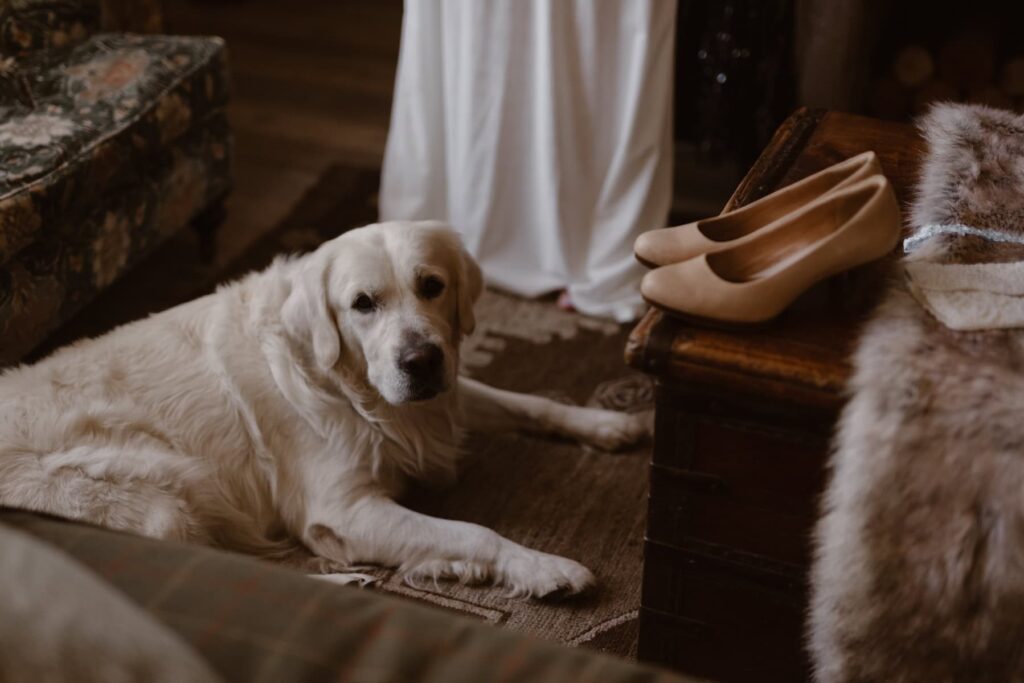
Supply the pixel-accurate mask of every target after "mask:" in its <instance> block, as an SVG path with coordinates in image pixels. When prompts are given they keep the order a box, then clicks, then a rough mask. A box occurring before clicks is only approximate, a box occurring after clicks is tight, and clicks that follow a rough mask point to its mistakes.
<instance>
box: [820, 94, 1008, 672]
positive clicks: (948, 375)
mask: <svg viewBox="0 0 1024 683" xmlns="http://www.w3.org/2000/svg"><path fill="white" fill-rule="evenodd" d="M921 129H922V132H923V134H924V136H925V138H926V140H927V142H928V153H927V156H926V158H925V161H924V166H923V169H922V176H921V180H920V187H919V188H918V194H917V198H916V201H915V204H914V207H913V209H912V212H911V215H910V225H911V226H912V227H915V228H916V227H919V226H922V225H925V224H929V223H963V224H967V225H971V226H976V227H984V228H992V229H998V230H1003V231H1006V232H1009V233H1014V234H1019V235H1022V236H1024V117H1019V116H1016V115H1014V114H1011V113H1009V112H1003V111H998V110H994V109H991V108H987V107H982V106H968V105H940V106H937V107H935V108H934V109H932V110H931V111H930V112H929V113H928V114H927V115H926V116H925V117H924V118H923V119H922V121H921ZM910 258H915V259H927V260H931V261H936V262H942V263H979V262H1005V261H1017V260H1024V248H1022V247H1021V246H1020V245H1015V244H1012V243H994V242H987V241H984V240H982V239H980V238H977V237H955V238H950V237H934V238H932V239H930V240H929V242H928V243H927V244H924V245H923V246H922V247H920V248H919V249H918V250H916V251H915V252H914V253H913V254H912V256H911V257H910ZM897 271H899V272H894V273H893V281H892V284H891V285H890V287H889V291H888V294H887V296H886V298H885V300H884V301H883V303H882V304H881V306H880V307H879V309H878V310H877V311H876V312H875V314H874V317H873V319H872V321H871V322H870V323H869V325H868V326H867V328H866V329H865V331H864V334H863V337H862V338H861V340H860V342H859V346H858V350H857V353H856V356H855V359H854V364H855V372H854V376H853V379H852V383H851V386H850V395H851V397H850V401H849V403H848V404H847V406H846V408H845V410H844V412H843V415H842V419H841V422H840V425H839V431H838V434H837V437H836V442H835V452H834V454H833V458H832V463H831V469H832V474H831V481H830V483H829V485H828V489H827V492H826V495H825V498H824V502H823V514H822V518H821V520H820V522H819V525H818V528H817V531H816V553H815V560H814V567H813V570H812V579H811V581H812V593H813V595H812V603H811V615H810V626H809V634H808V636H809V647H810V650H811V653H812V657H813V661H814V664H815V669H816V675H817V678H818V680H821V681H829V682H831V681H869V680H870V681H948V680H964V681H982V680H986V681H988V680H991V681H995V680H1000V681H1002V680H1020V679H1021V678H1024V330H1003V331H991V332H954V331H952V330H949V329H946V328H945V327H943V326H942V325H941V324H940V323H938V322H937V321H936V320H935V319H933V318H932V317H930V315H929V314H928V313H926V312H925V311H924V310H923V309H922V308H921V307H920V306H919V305H918V304H917V303H916V302H915V301H914V299H912V298H911V296H910V295H909V294H908V293H907V290H906V287H905V286H904V284H903V280H902V268H901V267H897Z"/></svg>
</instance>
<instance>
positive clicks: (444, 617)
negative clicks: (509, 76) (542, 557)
mask: <svg viewBox="0 0 1024 683" xmlns="http://www.w3.org/2000/svg"><path fill="white" fill-rule="evenodd" d="M5 527H8V528H14V529H19V530H21V531H23V532H27V533H28V534H30V535H32V536H33V537H34V538H36V539H38V540H40V541H42V542H45V543H47V544H50V545H51V546H53V547H55V548H57V549H59V550H61V551H63V552H64V553H66V554H68V555H70V556H71V557H72V558H74V559H75V560H77V561H78V562H80V563H81V564H82V565H84V566H85V567H86V568H88V569H89V570H91V571H92V572H94V573H95V574H96V575H98V576H99V577H100V578H101V579H103V580H105V581H107V582H109V584H111V585H112V586H114V587H115V588H117V589H118V590H120V591H122V592H123V593H124V594H125V595H126V596H127V597H128V598H129V599H130V600H131V601H132V602H133V603H135V604H137V605H139V606H141V607H142V608H143V609H144V610H145V611H146V612H148V613H149V614H151V615H152V616H153V617H155V618H156V619H158V620H159V621H160V622H161V623H163V624H165V625H166V626H168V627H169V628H171V629H172V630H173V631H174V632H176V633H177V635H178V636H179V637H180V638H181V639H182V640H183V641H184V642H185V643H186V644H188V645H189V646H191V647H192V648H193V649H194V650H195V651H196V652H198V654H199V655H200V656H201V657H202V658H203V659H204V660H205V661H206V662H208V663H209V664H210V666H211V667H212V668H213V670H214V671H216V672H217V673H218V674H219V675H220V676H221V677H222V678H223V679H224V680H225V681H273V682H277V681H282V682H283V681H375V682H376V681H379V682H382V683H383V682H386V681H393V682H396V683H412V682H415V681H423V682H427V683H478V682H489V681H504V682H505V683H514V682H517V681H530V682H536V683H546V682H548V681H550V682H552V683H554V682H558V683H573V682H577V681H578V682H583V681H592V682H594V683H599V682H608V683H617V682H620V681H623V682H624V681H635V682H638V683H639V682H641V681H649V682H652V683H671V682H673V681H676V682H679V681H681V679H679V678H677V677H675V676H673V675H672V674H669V673H666V672H663V671H658V670H656V669H651V668H646V667H642V666H639V665H635V664H632V663H630V662H626V661H623V660H619V659H615V658H612V657H607V656H604V655H599V654H596V653H594V652H590V651H587V650H579V649H571V648H567V647H563V646H560V645H556V644H554V643H548V642H543V641H539V640H535V639H531V638H528V637H526V636H524V635H522V634H519V633H515V632H513V631H510V630H506V629H502V628H499V627H494V626H489V625H486V624H483V623H476V622H473V621H470V620H468V619H466V618H464V617H461V616H456V615H454V614H449V613H447V612H444V611H442V610H439V609H435V608H430V607H425V606H421V605H418V604H415V603H412V602H407V601H404V600H401V599H399V598H395V597H390V596H385V595H381V594H378V593H374V592H372V591H370V590H368V589H359V588H353V587H348V586H338V585H335V584H331V583H328V582H325V581H320V580H317V579H312V578H309V577H306V576H303V575H302V574H299V573H298V572H295V571H291V570H287V569H282V568H279V567H277V566H275V565H271V564H269V563H267V562H262V561H258V560H255V559H251V558H247V557H243V556H239V555H234V554H231V553H226V552H221V551H217V550H213V549H210V548H204V547H199V546H189V545H183V544H179V543H169V542H160V541H154V540H150V539H145V538H137V537H133V536H129V535H126V534H121V533H116V532H112V531H107V530H105V529H99V528H96V527H92V526H88V525H84V524H77V523H73V522H66V521H63V520H58V519H54V518H50V517H44V516H39V515H34V514H30V513H26V512H18V511H12V510H0V539H2V534H3V530H4V528H5ZM567 609H568V606H567ZM95 618H96V620H97V623H98V624H101V623H102V620H103V618H104V616H103V615H102V614H97V615H95Z"/></svg>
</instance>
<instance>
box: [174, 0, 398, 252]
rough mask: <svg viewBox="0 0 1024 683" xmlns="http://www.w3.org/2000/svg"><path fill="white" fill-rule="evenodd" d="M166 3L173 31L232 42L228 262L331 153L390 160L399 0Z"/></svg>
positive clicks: (360, 162) (361, 160)
mask: <svg viewBox="0 0 1024 683" xmlns="http://www.w3.org/2000/svg"><path fill="white" fill-rule="evenodd" d="M164 12H165V30H166V31H167V32H168V33H175V34H183V35H197V34H210V35H219V36H222V37H223V38H224V39H225V40H226V41H227V45H228V59H229V64H230V70H231V77H232V100H231V104H230V105H229V111H228V116H229V119H230V122H231V125H232V128H233V130H234V132H235V141H236V150H235V167H234V168H235V177H236V187H235V191H234V192H233V194H232V197H231V199H230V201H229V205H228V219H227V223H226V224H225V225H224V226H223V228H222V230H221V232H220V235H219V238H218V254H217V261H218V263H219V264H225V263H228V262H230V261H231V260H233V259H234V258H235V257H236V256H237V255H238V254H239V253H241V251H242V250H244V249H245V247H247V246H248V245H249V244H251V243H252V242H253V240H255V239H256V238H257V237H259V236H260V235H261V234H263V233H265V232H266V231H267V230H269V229H270V228H271V227H273V226H274V225H275V224H276V223H278V222H279V221H280V220H281V219H282V218H283V217H284V216H285V215H286V214H287V212H288V210H289V209H290V208H291V207H292V206H293V205H294V204H295V202H296V201H297V200H298V199H299V197H300V196H301V195H302V192H303V191H304V190H305V189H307V188H308V187H310V186H312V185H313V183H314V182H315V181H316V179H317V178H318V177H319V176H320V175H321V174H322V173H323V171H324V169H325V168H326V167H327V166H328V165H330V164H332V163H337V162H342V163H345V164H347V165H350V166H360V167H364V166H365V167H367V168H379V167H380V163H381V159H382V157H383V153H384V142H385V140H386V138H387V128H388V118H389V115H390V111H391V93H392V89H393V86H394V78H395V67H396V65H397V62H398V43H399V37H400V34H401V22H402V3H401V1H400V0H303V1H302V2H290V3H289V2H282V1H281V0H173V2H165V3H164Z"/></svg>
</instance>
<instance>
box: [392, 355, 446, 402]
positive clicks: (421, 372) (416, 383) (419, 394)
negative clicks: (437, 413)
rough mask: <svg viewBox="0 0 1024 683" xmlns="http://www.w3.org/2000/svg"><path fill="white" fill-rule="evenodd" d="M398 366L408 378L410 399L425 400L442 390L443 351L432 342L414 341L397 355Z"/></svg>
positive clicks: (443, 382)
mask: <svg viewBox="0 0 1024 683" xmlns="http://www.w3.org/2000/svg"><path fill="white" fill-rule="evenodd" d="M398 368H399V370H401V371H402V372H403V373H404V374H405V376H406V377H407V378H408V380H409V388H410V399H411V400H413V401H425V400H427V399H430V398H433V397H434V396H437V394H439V393H440V392H441V391H443V390H444V388H445V386H444V384H445V381H444V351H443V350H442V349H441V347H440V346H438V345H437V344H434V343H433V342H416V343H413V344H410V345H408V346H406V347H405V348H404V349H402V351H401V353H400V354H399V355H398Z"/></svg>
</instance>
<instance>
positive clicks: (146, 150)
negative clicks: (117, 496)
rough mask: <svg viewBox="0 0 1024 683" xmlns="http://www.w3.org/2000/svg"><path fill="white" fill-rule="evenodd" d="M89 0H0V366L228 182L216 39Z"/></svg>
mask: <svg viewBox="0 0 1024 683" xmlns="http://www.w3.org/2000/svg"><path fill="white" fill-rule="evenodd" d="M97 2H98V0H0V366H2V365H4V364H7V363H11V362H13V361H14V360H16V359H18V358H20V357H21V356H22V355H23V354H24V353H26V352H27V351H29V350H30V349H31V348H33V347H34V346H35V345H36V344H38V343H39V342H40V341H41V340H42V339H43V337H45V336H46V335H47V333H49V332H50V331H52V330H53V329H54V328H56V326H57V325H59V324H60V323H62V322H64V321H65V320H67V319H68V318H69V317H70V316H71V315H72V314H73V313H75V312H76V311H78V310H79V309H80V308H81V307H82V306H83V305H84V304H85V303H87V302H88V301H89V300H91V299H92V298H93V297H94V296H95V295H96V293H97V292H99V291H100V290H102V289H103V288H104V287H106V286H107V285H109V284H110V283H111V282H112V281H113V280H114V279H115V278H117V276H118V275H120V274H121V273H122V272H124V271H125V270H127V269H128V268H130V267H131V266H132V265H133V264H135V263H136V262H137V261H139V259H140V258H141V257H142V256H144V255H145V254H146V253H148V252H149V251H150V250H152V249H153V248H154V247H155V246H156V245H157V244H159V243H160V242H161V241H162V240H164V239H165V238H166V237H167V236H168V235H170V234H172V233H173V232H175V231H177V230H179V229H180V228H182V227H183V226H185V225H186V224H188V223H190V222H193V221H194V219H196V218H197V217H201V216H203V217H208V216H212V215H216V214H217V212H218V206H219V202H220V201H221V199H222V198H223V197H224V196H225V195H226V194H227V192H228V191H229V189H230V186H231V181H230V170H229V159H230V150H231V136H230V132H229V128H228V124H227V119H226V117H225V114H224V104H225V102H226V99H227V87H226V82H227V78H226V62H225V50H224V43H223V41H222V40H220V39H219V38H203V37H198V38H197V37H176V36H159V35H134V34H119V33H100V32H97V29H98V27H99V25H100V20H101V16H100V10H99V7H98V4H97ZM203 223H204V224H205V223H208V221H203Z"/></svg>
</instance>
